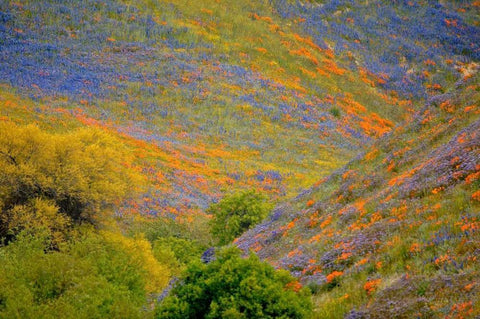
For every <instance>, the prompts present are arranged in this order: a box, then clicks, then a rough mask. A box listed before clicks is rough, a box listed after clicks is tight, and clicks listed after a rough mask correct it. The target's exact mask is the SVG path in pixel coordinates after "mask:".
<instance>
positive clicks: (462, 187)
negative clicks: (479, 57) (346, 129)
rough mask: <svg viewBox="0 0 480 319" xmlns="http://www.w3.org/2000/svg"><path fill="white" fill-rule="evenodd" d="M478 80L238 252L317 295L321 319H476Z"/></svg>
mask: <svg viewBox="0 0 480 319" xmlns="http://www.w3.org/2000/svg"><path fill="white" fill-rule="evenodd" d="M479 79H480V77H479V75H475V76H473V77H471V78H470V79H468V80H466V81H465V82H464V83H462V84H459V85H458V87H456V88H452V89H451V90H449V92H448V93H446V94H445V95H440V96H437V97H436V98H432V99H431V102H430V103H428V104H427V105H426V106H425V107H424V108H423V109H421V110H420V111H418V112H417V113H416V114H415V116H414V118H413V120H412V122H411V123H409V124H407V125H405V126H398V127H397V128H396V129H395V131H394V132H393V133H392V134H390V135H388V136H386V137H385V138H382V139H380V140H379V141H377V142H376V143H374V145H372V146H371V148H370V149H368V150H367V151H366V153H364V154H361V155H360V156H358V157H357V158H356V159H354V160H353V161H351V162H350V163H349V164H347V165H346V166H345V167H344V168H342V169H341V170H339V171H337V172H336V173H334V174H333V175H331V176H330V177H329V178H327V179H325V181H324V182H323V183H321V184H320V185H318V186H315V187H314V188H312V189H310V190H309V191H307V192H305V193H303V194H302V195H300V196H299V197H298V198H297V199H295V200H293V201H290V202H288V203H286V204H285V205H283V206H279V207H278V208H277V210H276V212H275V213H274V215H273V216H272V217H271V220H270V221H268V222H266V223H265V224H263V225H260V226H259V227H257V228H256V229H254V230H251V231H249V232H248V233H246V234H245V235H244V236H243V237H241V238H240V239H239V240H238V241H237V244H238V245H239V246H241V247H243V248H245V249H253V250H255V251H256V252H257V254H259V255H260V256H262V257H263V258H265V259H267V260H269V261H271V262H272V263H274V264H276V265H277V266H278V267H282V268H287V269H290V270H291V271H292V272H293V273H295V274H296V275H297V276H298V277H299V278H301V280H302V281H303V282H304V283H305V284H309V285H310V286H311V287H312V288H313V289H315V290H317V291H318V294H317V304H318V309H317V314H318V316H319V318H324V317H339V318H341V317H343V315H344V314H347V313H348V312H349V311H350V310H351V309H352V308H356V309H357V310H356V311H352V313H350V315H351V317H352V318H357V317H358V316H359V317H365V316H367V315H370V316H373V317H379V318H385V317H391V316H394V315H397V314H399V313H401V314H402V316H405V317H410V316H420V317H430V316H434V317H443V316H454V317H455V316H466V317H469V316H474V315H475V314H476V315H478V314H479V313H480V305H479V304H478V300H479V294H480V287H479V286H478V282H476V278H478V276H479V275H480V269H479V267H478V261H477V258H478V257H477V254H478V243H479V240H480V237H479V234H480V233H479V229H480V219H479V214H478V213H479V210H480V197H479V188H480V135H479V133H480V109H479V105H480V87H479V85H478V83H479ZM356 316H357V317H356Z"/></svg>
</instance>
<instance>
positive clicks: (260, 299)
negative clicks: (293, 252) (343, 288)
mask: <svg viewBox="0 0 480 319" xmlns="http://www.w3.org/2000/svg"><path fill="white" fill-rule="evenodd" d="M311 307H312V306H311V300H310V292H309V290H308V289H303V288H300V286H299V284H298V283H296V281H295V279H294V278H293V277H292V276H291V275H290V274H289V273H288V272H287V271H285V270H275V269H274V268H273V267H272V266H270V265H269V264H267V263H265V262H262V261H260V259H259V258H258V257H257V256H256V255H254V254H251V255H250V256H249V257H248V258H242V257H241V255H240V250H239V249H238V248H224V249H223V250H221V251H220V252H218V254H217V256H216V259H215V260H214V261H212V262H211V263H209V264H202V263H201V262H198V261H195V262H193V263H191V264H190V266H189V267H188V269H187V270H186V272H185V273H184V276H183V278H182V280H181V281H180V283H179V284H178V285H177V286H175V287H174V288H173V289H172V291H171V292H170V294H169V296H167V297H166V298H165V299H164V300H163V301H162V302H161V303H160V304H159V305H158V306H157V308H156V310H155V317H156V318H169V319H174V318H179V319H180V318H181V319H184V318H307V317H308V316H309V314H310V313H311Z"/></svg>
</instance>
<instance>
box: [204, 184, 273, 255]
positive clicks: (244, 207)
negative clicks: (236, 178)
mask: <svg viewBox="0 0 480 319" xmlns="http://www.w3.org/2000/svg"><path fill="white" fill-rule="evenodd" d="M272 208H273V206H272V204H271V203H269V202H268V201H267V198H266V196H264V195H262V194H260V193H257V192H256V191H255V190H250V191H243V192H240V193H236V194H232V195H227V196H225V197H224V198H223V199H222V200H221V201H220V202H218V203H216V204H213V205H212V206H210V207H209V209H208V212H209V213H211V214H212V215H213V218H212V221H211V231H212V234H213V236H214V237H216V238H217V239H218V242H219V244H220V245H225V244H228V243H229V242H231V241H232V240H233V239H235V238H236V237H237V236H239V235H241V234H242V233H243V232H244V231H246V230H248V229H249V228H251V227H252V226H255V225H256V224H258V223H259V222H260V221H262V220H263V219H264V218H265V217H266V216H267V215H268V214H269V213H270V211H271V210H272Z"/></svg>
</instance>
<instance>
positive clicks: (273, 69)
mask: <svg viewBox="0 0 480 319" xmlns="http://www.w3.org/2000/svg"><path fill="white" fill-rule="evenodd" d="M479 63H480V2H479V1H426V0H425V1H424V0H412V1H383V0H374V1H367V0H365V1H352V0H335V1H320V0H318V1H288V0H269V1H267V0H261V1H234V0H204V1H187V0H140V1H130V0H102V1H93V0H86V1H80V0H66V1H57V0H46V1H37V0H25V1H11V0H0V122H1V123H5V124H6V125H12V126H13V125H14V124H15V125H26V124H35V125H37V126H39V127H40V128H41V129H42V130H45V131H47V132H50V133H52V134H64V133H68V132H70V131H72V130H74V129H76V128H85V127H87V128H92V129H98V130H101V131H104V132H106V134H108V135H109V136H110V135H111V136H114V137H115V139H116V141H118V148H119V149H122V150H123V148H126V149H128V150H129V151H130V152H131V153H132V156H130V157H127V158H125V160H124V161H123V162H122V168H123V169H127V170H129V171H131V172H134V173H135V174H137V175H139V176H141V179H142V187H139V190H140V193H139V194H136V193H135V194H136V195H135V196H134V197H130V198H128V199H126V200H119V201H118V202H117V203H116V205H115V211H114V215H115V218H117V219H118V220H117V222H118V224H119V225H120V226H118V225H117V226H118V227H120V228H121V231H122V233H123V234H128V235H132V233H133V234H135V233H136V232H137V231H138V232H142V233H143V232H145V233H146V237H147V239H148V237H149V236H150V235H151V233H148V231H146V230H145V229H150V228H148V227H149V226H142V227H144V228H141V230H140V231H139V230H137V229H135V227H140V226H138V225H137V224H135V223H136V222H139V221H140V222H141V223H144V224H150V225H154V226H151V229H154V228H155V227H157V226H158V225H160V224H161V225H176V226H172V227H173V228H175V227H177V226H178V227H180V228H181V229H183V231H185V229H187V231H188V232H190V233H189V235H188V236H185V237H188V238H189V239H191V238H195V240H197V239H198V240H199V241H203V242H204V243H205V242H209V241H210V242H211V240H212V239H211V237H210V235H208V229H207V222H208V220H209V219H210V218H211V216H209V214H208V213H206V209H207V208H208V207H209V206H210V205H211V204H212V203H215V202H218V201H219V200H220V199H221V198H222V197H223V196H224V195H225V194H229V193H232V192H235V191H238V190H245V189H257V190H259V191H261V192H263V193H265V194H267V195H268V197H269V198H270V200H271V201H272V202H275V203H277V204H278V205H277V207H276V208H275V209H274V211H273V212H272V214H271V215H270V216H269V217H267V219H266V220H265V221H264V222H263V223H262V224H260V225H259V226H257V227H256V228H254V229H251V230H250V231H248V232H247V233H245V234H244V235H243V236H241V237H240V238H238V239H237V240H236V242H235V243H236V245H238V246H239V247H240V248H242V249H244V250H245V251H248V250H252V251H254V252H255V253H256V254H257V255H258V256H259V257H260V258H261V259H263V260H266V261H268V262H269V263H271V264H272V265H274V266H275V267H276V268H282V269H287V270H289V271H290V272H291V273H292V274H293V275H294V276H295V277H296V278H297V279H298V281H299V283H297V284H298V285H303V286H307V287H309V288H310V289H311V290H312V291H313V292H314V297H313V298H314V302H315V305H316V308H315V311H314V314H315V316H317V317H318V318H342V317H344V316H345V317H347V318H389V317H394V316H396V315H398V314H401V316H403V317H407V318H410V317H420V318H423V317H425V318H430V317H444V318H467V317H474V316H478V315H480V304H479V303H478V300H480V295H479V294H480V284H479V283H478V282H477V281H478V278H480V268H479V266H478V264H479V263H478V258H479V254H480V237H479V229H480V191H479V189H480V122H479V121H480V117H479V114H480V109H479V107H480V93H479V92H480V87H479V83H480V81H479V79H480V78H479V75H478V74H477V72H478V70H479ZM0 134H3V133H2V132H0ZM132 193H134V192H133V190H132ZM0 194H1V193H0ZM2 203H3V202H2V200H1V198H0V204H2ZM2 205H3V204H2ZM172 221H173V223H172ZM144 224H142V225H144ZM145 227H146V228H145ZM158 227H160V226H158ZM161 227H164V226H161ZM0 228H1V227H0ZM173 228H172V229H173ZM151 229H150V230H149V231H151V232H154V231H152V230H151ZM175 229H176V228H175ZM155 231H156V230H155ZM173 232H174V231H172V233H173ZM175 234H176V235H178V234H177V233H175ZM136 235H138V234H136ZM151 236H153V235H151ZM182 236H183V235H182ZM182 236H180V237H182ZM189 236H190V237H189ZM182 238H183V237H182ZM118 240H119V241H122V240H120V239H118ZM142 240H143V239H142ZM140 241H141V240H140ZM129 243H130V242H129ZM132 243H133V242H132ZM132 245H133V244H132ZM142 249H143V248H142ZM157 257H158V256H157ZM148 258H149V257H148ZM166 259H168V258H166ZM170 266H171V265H170ZM174 268H175V266H172V269H174ZM172 273H174V271H172ZM163 279H164V278H163ZM149 289H150V288H149ZM149 291H150V290H149ZM1 307H2V297H1V295H0V308H1Z"/></svg>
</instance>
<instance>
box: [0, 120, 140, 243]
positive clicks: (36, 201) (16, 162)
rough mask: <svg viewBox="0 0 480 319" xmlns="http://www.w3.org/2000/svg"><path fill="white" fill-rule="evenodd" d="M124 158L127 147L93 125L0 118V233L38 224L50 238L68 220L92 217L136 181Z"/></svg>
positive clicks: (93, 220) (90, 219)
mask: <svg viewBox="0 0 480 319" xmlns="http://www.w3.org/2000/svg"><path fill="white" fill-rule="evenodd" d="M127 160H128V152H127V150H126V149H125V148H122V146H119V143H118V141H117V140H116V139H114V138H113V137H111V136H110V135H108V134H107V133H105V132H103V131H100V130H97V129H80V130H76V131H73V132H71V133H68V134H63V135H58V134H49V133H46V132H45V131H42V130H41V129H40V128H38V127H37V126H34V125H28V126H17V125H15V124H13V123H6V122H1V123H0V212H1V215H0V237H6V236H12V235H14V234H15V233H18V232H19V231H20V230H22V229H30V230H34V229H38V228H40V227H41V228H46V229H48V230H49V231H50V233H51V237H52V238H54V239H55V238H59V237H60V234H61V233H62V232H63V231H64V230H65V229H66V227H67V226H68V224H69V223H70V221H73V222H77V223H80V222H84V221H87V222H89V223H96V222H97V221H98V218H99V216H100V212H105V211H107V210H108V208H110V207H111V206H112V205H113V204H115V203H117V202H119V201H120V200H122V199H124V198H125V197H126V196H127V194H131V193H134V190H135V187H133V185H135V184H138V183H139V181H140V178H139V177H138V175H136V174H135V173H133V172H132V171H131V170H128V169H127V168H126V167H125V166H124V165H123V164H124V163H125V162H126V161H127ZM132 190H133V192H132Z"/></svg>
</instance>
